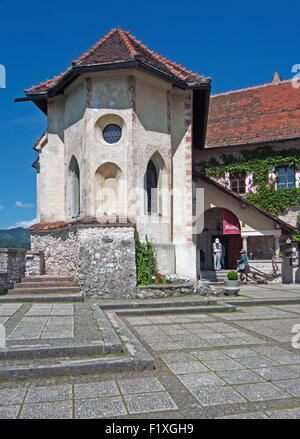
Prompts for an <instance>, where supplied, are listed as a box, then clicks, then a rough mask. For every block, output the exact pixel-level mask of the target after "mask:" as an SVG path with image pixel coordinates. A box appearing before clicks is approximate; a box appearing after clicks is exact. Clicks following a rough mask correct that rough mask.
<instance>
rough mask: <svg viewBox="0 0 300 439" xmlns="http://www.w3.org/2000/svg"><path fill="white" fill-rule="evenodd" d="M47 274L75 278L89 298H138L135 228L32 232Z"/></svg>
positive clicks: (34, 248) (109, 227) (73, 227)
mask: <svg viewBox="0 0 300 439" xmlns="http://www.w3.org/2000/svg"><path fill="white" fill-rule="evenodd" d="M31 245H32V249H33V250H34V251H43V252H44V259H45V272H46V274H51V275H69V276H73V277H74V279H75V280H76V281H77V282H78V284H79V285H80V286H81V287H82V291H83V293H84V294H85V295H87V296H100V297H123V298H125V297H135V296H136V264H135V241H134V228H133V227H128V226H126V227H125V226H124V227H122V226H88V225H86V226H82V225H73V226H72V227H71V228H68V229H66V228H61V229H55V230H52V231H50V230H47V231H39V232H37V231H34V232H31Z"/></svg>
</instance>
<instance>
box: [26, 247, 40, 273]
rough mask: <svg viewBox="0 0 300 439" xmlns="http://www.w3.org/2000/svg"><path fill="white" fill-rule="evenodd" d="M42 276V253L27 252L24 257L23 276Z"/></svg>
mask: <svg viewBox="0 0 300 439" xmlns="http://www.w3.org/2000/svg"><path fill="white" fill-rule="evenodd" d="M42 274H44V253H43V252H42V251H40V252H39V251H37V252H33V251H31V250H29V251H28V252H27V253H26V256H25V276H40V275H42Z"/></svg>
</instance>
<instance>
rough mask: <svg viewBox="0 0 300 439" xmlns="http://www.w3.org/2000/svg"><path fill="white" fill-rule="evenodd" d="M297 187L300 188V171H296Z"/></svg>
mask: <svg viewBox="0 0 300 439" xmlns="http://www.w3.org/2000/svg"><path fill="white" fill-rule="evenodd" d="M295 186H296V187H297V188H300V169H295Z"/></svg>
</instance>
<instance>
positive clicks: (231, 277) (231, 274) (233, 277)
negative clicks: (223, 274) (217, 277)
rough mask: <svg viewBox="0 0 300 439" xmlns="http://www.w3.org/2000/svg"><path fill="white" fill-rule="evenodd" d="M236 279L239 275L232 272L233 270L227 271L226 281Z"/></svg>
mask: <svg viewBox="0 0 300 439" xmlns="http://www.w3.org/2000/svg"><path fill="white" fill-rule="evenodd" d="M238 278H239V275H238V273H237V272H236V271H234V270H232V271H229V273H228V274H227V279H228V280H238Z"/></svg>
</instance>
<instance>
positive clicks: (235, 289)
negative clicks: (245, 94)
mask: <svg viewBox="0 0 300 439" xmlns="http://www.w3.org/2000/svg"><path fill="white" fill-rule="evenodd" d="M240 286H241V281H240V280H239V279H238V280H228V279H227V280H225V288H224V289H225V294H226V296H233V295H236V296H237V295H238V294H239V291H240Z"/></svg>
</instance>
